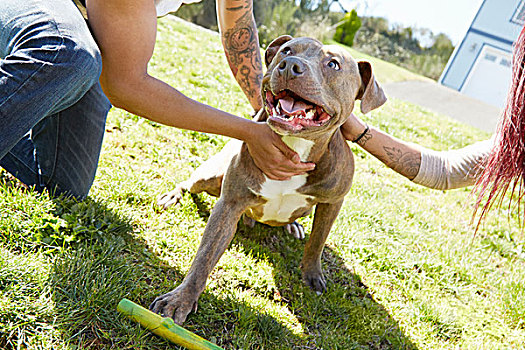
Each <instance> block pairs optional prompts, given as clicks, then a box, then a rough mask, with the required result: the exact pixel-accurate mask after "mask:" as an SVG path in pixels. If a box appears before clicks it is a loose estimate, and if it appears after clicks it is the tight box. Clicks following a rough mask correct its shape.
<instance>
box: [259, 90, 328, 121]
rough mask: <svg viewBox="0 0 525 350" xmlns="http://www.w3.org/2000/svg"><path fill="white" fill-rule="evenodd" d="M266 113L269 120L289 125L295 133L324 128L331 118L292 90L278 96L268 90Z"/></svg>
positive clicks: (282, 92) (284, 91)
mask: <svg viewBox="0 0 525 350" xmlns="http://www.w3.org/2000/svg"><path fill="white" fill-rule="evenodd" d="M266 112H267V113H268V116H269V118H271V119H273V120H274V121H277V122H279V123H280V124H287V125H288V126H289V127H291V128H292V129H294V130H295V131H300V130H302V129H305V128H310V127H319V126H322V125H324V124H326V123H327V122H328V121H329V120H330V118H331V116H330V115H329V114H328V113H326V112H325V110H324V109H323V107H321V106H318V105H316V104H314V103H312V102H309V101H307V100H305V99H303V98H301V97H300V96H299V95H297V94H296V93H294V92H292V91H290V90H283V91H281V92H279V93H278V94H277V95H274V94H273V93H272V92H271V91H269V90H267V91H266Z"/></svg>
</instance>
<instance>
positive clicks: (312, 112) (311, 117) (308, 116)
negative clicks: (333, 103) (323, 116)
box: [306, 109, 315, 119]
mask: <svg viewBox="0 0 525 350" xmlns="http://www.w3.org/2000/svg"><path fill="white" fill-rule="evenodd" d="M314 116H315V112H314V111H313V109H310V110H309V111H308V113H306V118H308V119H314Z"/></svg>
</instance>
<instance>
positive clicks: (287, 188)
mask: <svg viewBox="0 0 525 350" xmlns="http://www.w3.org/2000/svg"><path fill="white" fill-rule="evenodd" d="M283 141H284V143H286V144H287V145H288V146H289V147H290V148H291V149H293V150H294V151H296V152H297V153H298V154H299V156H300V157H301V160H302V161H306V160H307V158H308V155H309V154H310V151H311V149H312V146H313V145H314V142H313V141H310V140H305V139H302V138H298V137H292V136H284V137H283ZM306 178H307V175H297V176H293V177H292V178H291V179H289V180H286V181H276V180H271V179H268V178H267V177H266V176H265V182H264V183H262V184H261V189H260V191H259V193H258V195H260V196H261V197H263V198H264V199H266V203H265V204H264V207H263V216H262V217H261V218H260V221H262V222H268V221H274V222H283V223H287V222H288V221H289V219H290V217H291V216H292V214H293V213H294V212H295V211H296V210H297V209H299V208H304V207H306V206H307V205H308V199H310V198H311V196H307V195H304V194H301V193H298V192H297V190H298V189H299V188H301V186H303V185H304V184H305V183H306Z"/></svg>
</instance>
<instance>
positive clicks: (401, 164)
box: [383, 146, 421, 180]
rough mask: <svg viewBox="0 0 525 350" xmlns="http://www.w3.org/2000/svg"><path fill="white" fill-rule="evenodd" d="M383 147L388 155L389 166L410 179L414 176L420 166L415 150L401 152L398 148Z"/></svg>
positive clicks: (419, 157)
mask: <svg viewBox="0 0 525 350" xmlns="http://www.w3.org/2000/svg"><path fill="white" fill-rule="evenodd" d="M383 149H384V150H385V152H386V154H387V156H388V162H387V165H388V166H389V167H391V168H392V169H394V170H395V171H397V172H398V173H400V174H401V175H404V176H406V177H408V178H409V179H410V180H413V179H414V178H415V177H416V175H417V173H418V172H419V168H420V166H421V156H420V155H419V154H418V153H417V152H405V153H403V152H402V151H401V150H400V149H399V148H396V147H386V146H385V147H383Z"/></svg>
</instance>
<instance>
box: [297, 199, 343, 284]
mask: <svg viewBox="0 0 525 350" xmlns="http://www.w3.org/2000/svg"><path fill="white" fill-rule="evenodd" d="M342 204H343V201H340V202H338V203H333V204H328V203H319V204H317V206H316V208H315V214H314V223H313V227H312V233H311V234H310V239H309V240H308V242H306V245H305V247H304V256H303V260H302V261H301V271H302V274H303V281H304V283H306V285H307V286H309V287H310V288H312V289H313V290H314V291H315V292H316V293H317V294H321V293H323V292H324V291H325V290H326V281H325V279H324V276H323V271H322V268H321V254H322V253H323V248H324V244H325V242H326V238H327V237H328V234H329V233H330V229H331V228H332V225H333V223H334V221H335V219H336V217H337V214H338V213H339V210H340V209H341V205H342Z"/></svg>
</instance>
